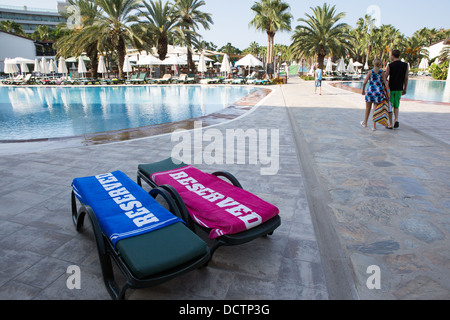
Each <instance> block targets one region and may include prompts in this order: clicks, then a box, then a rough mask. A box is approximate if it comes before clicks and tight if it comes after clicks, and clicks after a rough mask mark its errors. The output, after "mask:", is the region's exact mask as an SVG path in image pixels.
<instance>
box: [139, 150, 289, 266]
mask: <svg viewBox="0 0 450 320" xmlns="http://www.w3.org/2000/svg"><path fill="white" fill-rule="evenodd" d="M188 167H190V166H187V165H186V164H185V163H182V162H181V161H177V160H174V159H172V158H168V159H166V160H163V161H160V162H156V163H152V164H141V165H139V167H138V172H137V182H138V184H139V185H142V180H144V181H145V182H146V183H147V184H148V185H149V186H151V187H152V188H155V187H158V186H159V187H161V188H163V189H165V190H167V191H168V192H169V193H170V194H171V195H172V197H173V199H174V200H175V202H176V203H177V205H178V206H179V210H180V212H181V216H182V217H185V218H184V219H185V221H187V226H188V227H189V228H191V230H193V231H195V230H196V227H197V228H200V229H201V230H203V231H204V232H207V233H209V235H210V239H212V240H213V241H214V242H213V245H212V246H211V258H212V256H213V254H214V252H215V251H216V250H217V249H218V248H219V247H220V246H235V245H241V244H245V243H248V242H250V241H253V240H255V239H257V238H260V237H264V236H267V235H272V234H273V232H274V231H275V229H277V228H278V227H279V226H280V225H281V218H280V216H279V214H278V209H277V208H276V207H275V206H273V205H271V204H269V203H266V202H265V201H263V200H262V199H259V198H258V197H256V196H255V195H253V194H251V193H249V192H247V191H245V190H243V188H242V186H241V184H240V183H239V181H238V180H237V179H236V178H235V177H234V176H233V175H232V174H230V173H228V172H215V173H213V174H212V175H209V174H204V173H203V175H204V177H206V179H205V180H204V181H203V183H202V180H198V181H197V182H198V183H199V184H200V185H203V186H205V187H206V188H211V189H209V190H213V189H214V188H220V190H225V191H226V192H220V193H221V194H222V195H223V196H225V197H227V200H228V199H231V197H233V198H236V197H238V196H239V193H243V194H244V195H243V198H244V201H242V202H240V203H242V205H240V206H238V207H239V208H241V209H242V210H244V211H247V212H249V211H248V210H250V209H249V208H250V206H251V207H252V208H256V210H255V211H258V214H261V216H264V217H263V219H261V220H259V221H258V223H255V224H253V225H251V223H248V224H247V223H245V226H244V225H243V224H242V223H240V221H239V223H237V220H238V219H236V221H232V220H229V219H228V218H229V217H228V215H229V212H233V213H232V215H235V216H236V217H237V216H239V213H237V211H236V212H235V211H233V210H232V209H230V208H229V209H228V210H231V211H228V212H227V213H225V215H224V214H223V210H222V211H220V210H219V211H216V210H215V208H213V210H210V208H211V207H208V208H207V207H204V206H202V205H201V202H200V201H198V200H199V198H195V197H196V195H193V194H190V193H189V192H183V190H184V188H183V186H181V187H180V185H178V184H176V183H173V184H170V185H168V184H162V185H160V184H159V183H158V182H157V180H158V179H155V178H156V177H157V176H158V175H160V174H161V173H163V175H164V174H165V173H169V172H175V171H179V170H185V168H186V170H188V169H189V168H188ZM194 169H195V168H194ZM200 174H202V173H200ZM219 177H224V178H226V179H227V180H229V181H230V182H231V184H229V183H227V182H225V181H224V180H222V179H220V178H219ZM157 178H159V177H157ZM188 179H189V178H188ZM188 179H186V181H187V180H188ZM191 179H192V178H191ZM196 179H197V178H196ZM155 180H156V181H155ZM206 180H208V182H207V181H206ZM191 181H192V180H191ZM182 183H184V181H182ZM196 187H199V186H196ZM180 188H181V189H180ZM180 190H181V192H180ZM211 194H212V193H211ZM215 194H216V195H218V194H219V193H215ZM208 197H209V196H208ZM245 198H246V199H245ZM223 199H224V198H223ZM236 199H237V198H236ZM211 200H213V196H210V197H209V198H208V201H209V202H211ZM232 200H233V199H231V200H229V201H230V202H231V203H235V201H234V200H233V201H232ZM236 201H239V200H236ZM244 202H245V203H244ZM236 204H237V202H236ZM222 205H225V204H220V205H219V207H220V206H222ZM244 208H245V209H244ZM236 210H237V209H236ZM253 213H254V212H252V213H251V215H253ZM212 215H216V216H215V217H216V218H218V220H220V221H218V220H216V219H215V218H213V217H212ZM205 217H206V218H205ZM247 217H250V215H249V216H247ZM245 219H247V218H243V220H245ZM249 219H250V218H249ZM205 221H206V223H205ZM228 221H230V222H231V221H232V223H233V225H229V224H228ZM248 221H250V220H248ZM248 221H247V222H248Z"/></svg>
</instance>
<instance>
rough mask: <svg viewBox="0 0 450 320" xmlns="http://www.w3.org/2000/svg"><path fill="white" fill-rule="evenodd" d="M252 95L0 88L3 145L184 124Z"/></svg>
mask: <svg viewBox="0 0 450 320" xmlns="http://www.w3.org/2000/svg"><path fill="white" fill-rule="evenodd" d="M256 90H257V89H256ZM253 91H255V89H254V88H251V87H229V86H223V87H221V86H212V87H205V86H135V87H132V86H118V87H0V140H31V139H44V138H57V137H70V136H78V135H83V134H90V133H100V132H107V131H115V130H123V129H129V128H138V127H144V126H150V125H156V124H162V123H168V122H175V121H181V120H186V119H191V118H196V117H201V116H204V115H208V114H212V113H215V112H217V111H220V110H222V109H224V108H227V107H229V106H230V105H232V104H233V103H234V102H236V101H238V100H240V99H241V98H243V97H245V96H247V95H249V94H250V93H251V92H253Z"/></svg>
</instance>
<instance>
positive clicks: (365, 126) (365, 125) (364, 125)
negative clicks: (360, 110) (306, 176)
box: [359, 121, 367, 128]
mask: <svg viewBox="0 0 450 320" xmlns="http://www.w3.org/2000/svg"><path fill="white" fill-rule="evenodd" d="M359 124H360V125H361V127H363V128H367V124H364V121H361V122H360V123H359Z"/></svg>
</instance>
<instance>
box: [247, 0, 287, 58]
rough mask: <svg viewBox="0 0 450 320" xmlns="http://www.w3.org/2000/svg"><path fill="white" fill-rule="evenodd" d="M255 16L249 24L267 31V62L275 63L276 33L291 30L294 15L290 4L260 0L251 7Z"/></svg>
mask: <svg viewBox="0 0 450 320" xmlns="http://www.w3.org/2000/svg"><path fill="white" fill-rule="evenodd" d="M251 9H252V10H253V11H254V13H255V17H254V18H253V20H252V21H250V24H249V26H253V27H255V28H256V29H257V30H261V31H265V32H266V33H267V39H268V45H267V63H273V60H274V59H273V58H274V56H273V47H274V38H275V34H276V33H277V32H278V31H291V20H292V19H293V16H292V15H291V14H290V13H289V9H290V6H289V4H287V3H286V2H283V1H281V0H260V2H255V4H254V5H253V6H252V8H251Z"/></svg>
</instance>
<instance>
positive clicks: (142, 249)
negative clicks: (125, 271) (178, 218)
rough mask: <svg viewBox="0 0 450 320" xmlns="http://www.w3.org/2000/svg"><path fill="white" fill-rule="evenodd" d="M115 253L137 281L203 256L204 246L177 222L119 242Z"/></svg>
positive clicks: (205, 246) (205, 250)
mask: <svg viewBox="0 0 450 320" xmlns="http://www.w3.org/2000/svg"><path fill="white" fill-rule="evenodd" d="M117 250H118V251H119V252H120V254H121V256H122V257H123V259H124V260H125V261H126V263H127V265H128V266H129V268H130V269H131V270H132V271H133V273H134V274H135V275H136V276H137V277H138V278H139V279H143V278H146V277H148V276H150V275H154V274H157V273H160V272H162V271H167V270H170V269H172V268H175V267H178V266H180V265H183V264H185V263H188V262H190V261H192V260H194V259H197V258H198V257H201V256H203V255H205V254H206V252H207V245H206V243H205V242H204V241H203V240H201V239H200V238H199V237H198V236H197V235H195V234H194V233H193V232H192V231H191V230H189V229H188V228H187V227H186V226H185V225H184V224H183V223H181V222H178V223H175V224H172V225H170V226H168V227H165V228H161V229H158V230H156V231H153V232H149V233H146V234H143V235H140V236H136V237H132V238H128V239H125V240H121V241H119V242H118V243H117Z"/></svg>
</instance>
